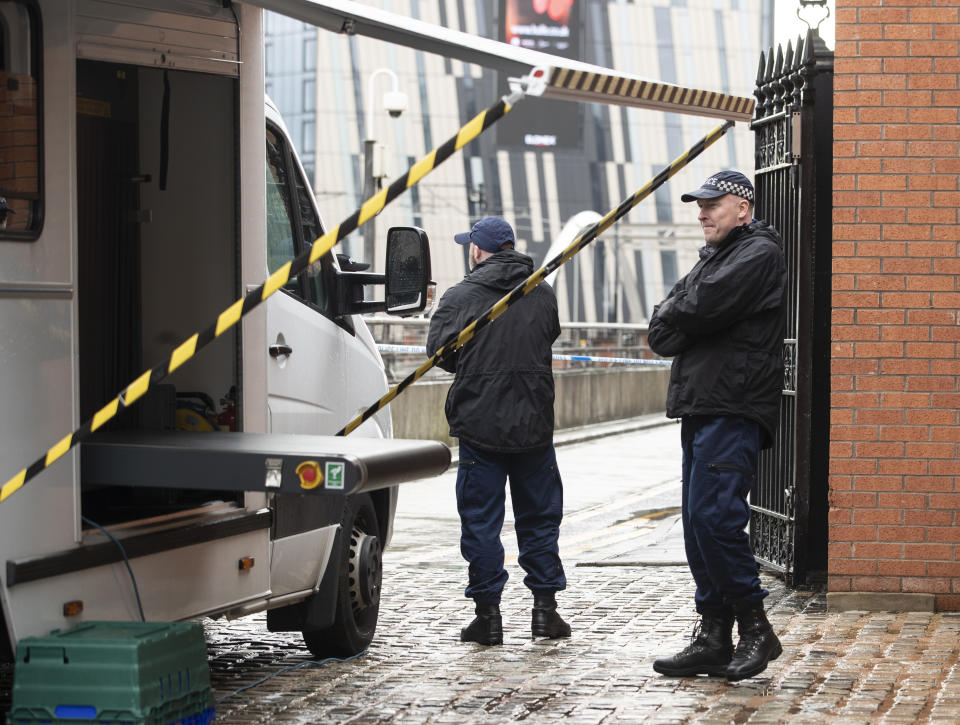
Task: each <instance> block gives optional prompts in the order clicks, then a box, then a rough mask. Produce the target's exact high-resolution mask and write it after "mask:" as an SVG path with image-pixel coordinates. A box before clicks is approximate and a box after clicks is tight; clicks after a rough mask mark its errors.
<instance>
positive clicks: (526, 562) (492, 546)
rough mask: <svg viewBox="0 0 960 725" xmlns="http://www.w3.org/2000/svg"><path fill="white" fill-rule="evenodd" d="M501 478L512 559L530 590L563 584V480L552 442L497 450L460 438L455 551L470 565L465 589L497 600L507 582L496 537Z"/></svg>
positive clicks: (474, 596)
mask: <svg viewBox="0 0 960 725" xmlns="http://www.w3.org/2000/svg"><path fill="white" fill-rule="evenodd" d="M507 478H509V479H510V498H511V501H512V502H513V518H514V528H515V530H516V532H517V544H518V546H519V549H520V556H519V559H518V561H519V563H520V566H521V567H522V568H523V570H524V571H525V572H526V573H527V575H526V577H524V580H523V583H524V584H525V585H526V586H527V588H528V589H530V590H531V591H533V592H535V593H541V592H556V591H560V590H561V589H565V588H566V586H567V579H566V576H565V575H564V573H563V565H562V564H561V563H560V549H559V544H558V539H559V534H560V521H561V519H562V518H563V483H562V481H561V480H560V471H559V470H558V468H557V457H556V453H555V451H554V449H553V445H552V444H551V445H548V446H546V447H545V448H538V449H536V450H532V451H521V452H517V453H502V452H497V451H488V450H482V449H480V448H476V447H474V446H471V445H469V444H467V443H465V442H464V441H463V440H461V441H460V465H459V467H458V468H457V510H458V511H459V512H460V553H461V554H463V558H464V559H466V561H467V562H468V564H469V565H470V566H469V583H468V585H467V589H466V591H465V594H466V596H468V597H470V598H471V599H474V600H475V601H478V602H484V603H491V604H499V603H500V595H501V593H502V592H503V587H504V585H505V584H506V583H507V571H506V569H504V567H503V544H502V543H501V542H500V532H501V530H502V529H503V518H504V505H505V502H506V481H507Z"/></svg>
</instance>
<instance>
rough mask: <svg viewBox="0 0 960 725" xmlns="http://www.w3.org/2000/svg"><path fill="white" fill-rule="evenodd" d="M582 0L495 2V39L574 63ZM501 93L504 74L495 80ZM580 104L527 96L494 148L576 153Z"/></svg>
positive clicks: (508, 119) (506, 121)
mask: <svg viewBox="0 0 960 725" xmlns="http://www.w3.org/2000/svg"><path fill="white" fill-rule="evenodd" d="M582 4H583V0H500V15H499V21H500V24H499V27H500V39H501V40H503V42H505V43H510V44H511V45H516V46H519V47H521V48H529V49H531V50H538V51H540V52H542V53H551V54H553V55H559V56H562V57H564V58H573V59H580V8H581V5H582ZM501 85H502V87H503V89H504V90H506V87H507V79H506V76H505V75H504V77H503V78H502V79H501ZM582 113H583V112H582V109H581V106H580V104H573V103H568V102H565V101H557V100H552V99H551V100H546V99H542V98H535V97H530V98H527V99H525V100H524V101H523V102H522V103H519V104H517V107H516V108H515V109H513V110H512V111H511V112H510V113H509V114H508V115H507V116H506V117H505V118H504V119H503V120H502V121H501V122H500V123H499V124H498V125H497V142H498V145H500V146H506V147H522V148H525V149H530V150H536V149H556V148H566V149H579V148H580V147H581V146H582V132H581V126H582Z"/></svg>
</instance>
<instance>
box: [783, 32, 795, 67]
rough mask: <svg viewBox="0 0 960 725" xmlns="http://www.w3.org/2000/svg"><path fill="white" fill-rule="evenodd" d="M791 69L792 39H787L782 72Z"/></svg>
mask: <svg viewBox="0 0 960 725" xmlns="http://www.w3.org/2000/svg"><path fill="white" fill-rule="evenodd" d="M792 70H793V41H791V40H788V41H787V55H786V57H785V58H784V59H783V72H784V73H789V72H790V71H792Z"/></svg>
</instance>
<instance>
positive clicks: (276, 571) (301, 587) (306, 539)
mask: <svg viewBox="0 0 960 725" xmlns="http://www.w3.org/2000/svg"><path fill="white" fill-rule="evenodd" d="M338 529H339V526H324V527H322V528H319V529H314V530H313V531H305V532H303V533H302V534H295V535H293V536H286V537H284V538H282V539H276V540H275V541H272V542H271V543H270V552H271V553H270V589H271V594H272V595H273V596H282V595H284V594H288V593H290V592H298V591H305V590H311V591H316V590H317V588H318V587H319V586H320V578H321V577H322V576H323V572H324V571H326V569H327V564H328V562H329V561H330V553H331V552H332V551H333V545H334V542H335V541H336V536H337V530H338Z"/></svg>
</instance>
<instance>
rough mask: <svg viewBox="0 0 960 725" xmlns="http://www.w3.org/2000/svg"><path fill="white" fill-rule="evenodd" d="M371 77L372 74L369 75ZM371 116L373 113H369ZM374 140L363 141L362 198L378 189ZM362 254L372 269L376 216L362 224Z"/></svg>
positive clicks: (366, 197) (368, 133)
mask: <svg viewBox="0 0 960 725" xmlns="http://www.w3.org/2000/svg"><path fill="white" fill-rule="evenodd" d="M371 78H372V76H371ZM370 115H371V117H372V116H373V114H370ZM367 136H373V133H372V129H370V128H369V127H368V129H367ZM376 143H377V142H376V140H374V139H373V138H368V139H367V140H365V141H364V142H363V198H364V199H369V198H370V197H372V196H373V195H374V194H376V193H377V192H378V191H379V189H377V188H376V187H377V186H378V184H377V183H376V181H375V179H374V178H373V147H374V145H376ZM361 231H362V232H363V254H362V255H361V257H360V259H361V261H363V262H367V263H368V264H370V265H371V269H373V260H374V255H375V254H376V246H375V245H376V241H377V236H376V217H372V218H371V219H369V220H368V221H367V223H366V224H364V225H363V229H362V230H361Z"/></svg>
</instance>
